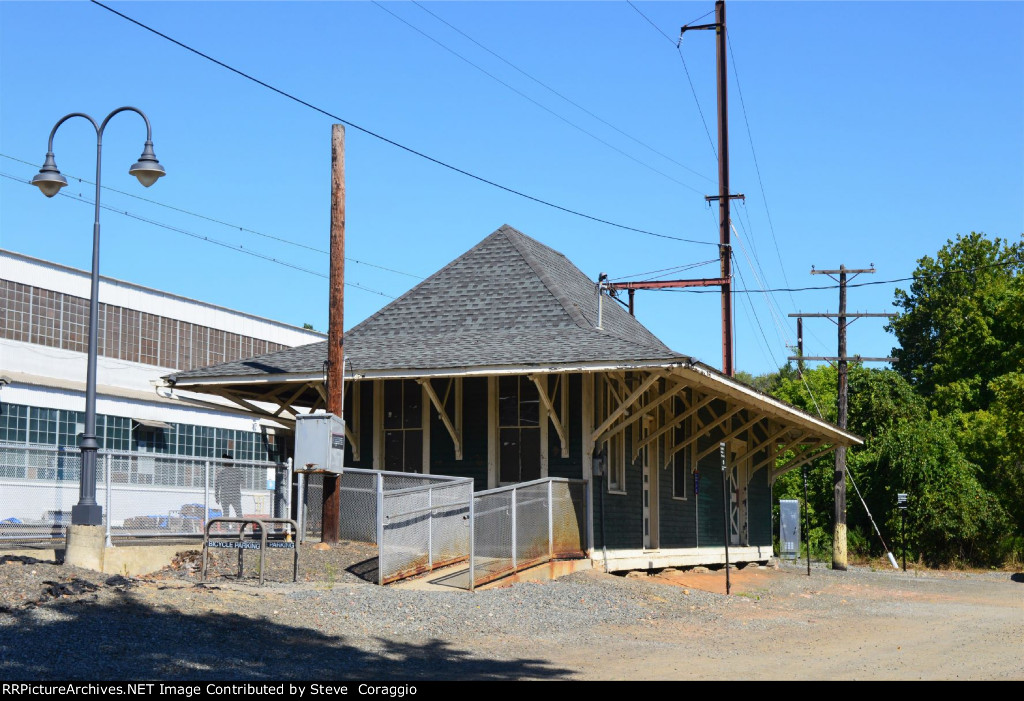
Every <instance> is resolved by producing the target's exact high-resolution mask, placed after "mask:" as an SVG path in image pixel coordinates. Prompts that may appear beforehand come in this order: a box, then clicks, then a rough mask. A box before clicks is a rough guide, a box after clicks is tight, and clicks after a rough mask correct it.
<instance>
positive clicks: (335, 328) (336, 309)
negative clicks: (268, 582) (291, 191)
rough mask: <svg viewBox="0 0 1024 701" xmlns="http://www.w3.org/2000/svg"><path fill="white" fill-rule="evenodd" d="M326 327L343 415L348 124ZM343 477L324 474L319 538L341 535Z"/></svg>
mask: <svg viewBox="0 0 1024 701" xmlns="http://www.w3.org/2000/svg"><path fill="white" fill-rule="evenodd" d="M329 284H330V310H329V320H328V327H327V412H328V413H330V414H334V415H335V416H340V417H342V418H344V404H343V397H344V392H345V389H344V387H345V125H343V124H334V125H332V126H331V270H330V283H329ZM340 483H341V476H340V475H338V474H336V473H332V472H325V473H324V507H323V513H322V521H321V523H322V530H321V535H320V540H321V542H323V543H337V542H338V540H339V538H340V534H341V491H340V487H341V484H340Z"/></svg>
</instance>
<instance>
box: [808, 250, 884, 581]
mask: <svg viewBox="0 0 1024 701" xmlns="http://www.w3.org/2000/svg"><path fill="white" fill-rule="evenodd" d="M874 272H875V268H874V266H873V265H872V267H870V268H859V269H852V268H847V267H846V266H845V265H840V266H839V270H815V269H813V268H812V269H811V275H828V276H829V277H830V278H832V279H833V280H836V281H837V282H838V283H839V313H838V314H829V313H827V312H825V313H814V314H804V313H802V312H801V313H797V314H790V316H791V317H794V316H795V317H797V326H798V328H799V329H800V331H801V333H799V334H798V335H799V337H800V355H796V356H792V355H791V356H789V360H796V361H798V362H799V363H801V367H802V364H803V361H804V360H827V361H835V362H836V363H837V366H838V369H839V391H838V395H839V396H838V398H837V399H836V418H837V423H838V424H839V428H841V429H843V430H844V431H845V430H846V425H847V405H848V402H847V393H848V386H849V383H848V378H847V362H848V361H850V360H860V361H881V362H887V363H891V362H893V361H894V360H895V358H862V357H860V356H854V357H852V358H851V357H849V356H848V355H847V354H846V328H847V326H849V324H850V323H852V322H848V321H847V320H848V319H853V320H854V321H856V320H857V319H860V318H863V317H892V316H895V314H886V313H879V314H871V313H860V312H856V313H852V314H848V313H847V312H846V283H847V281H848V280H852V279H853V278H854V277H857V276H858V275H860V274H862V273H874ZM836 275H838V276H839V277H838V278H837V277H836ZM848 275H852V276H853V277H850V278H847V276H848ZM804 317H823V318H827V319H833V318H834V319H836V326H837V327H838V328H839V354H838V355H837V356H810V357H808V356H805V355H804V354H803V333H802V331H803V318H804ZM833 494H834V499H835V503H834V511H835V526H834V528H833V532H832V569H834V570H845V569H846V566H847V557H846V446H843V445H841V446H839V447H838V448H836V467H835V472H834V473H833Z"/></svg>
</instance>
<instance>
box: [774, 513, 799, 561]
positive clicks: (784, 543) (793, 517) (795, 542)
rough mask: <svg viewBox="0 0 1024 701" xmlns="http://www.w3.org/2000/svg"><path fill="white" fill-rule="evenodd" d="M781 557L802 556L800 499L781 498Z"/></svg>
mask: <svg viewBox="0 0 1024 701" xmlns="http://www.w3.org/2000/svg"><path fill="white" fill-rule="evenodd" d="M779 557H781V558H782V559H784V560H795V559H797V558H798V557H800V501H799V500H797V499H779Z"/></svg>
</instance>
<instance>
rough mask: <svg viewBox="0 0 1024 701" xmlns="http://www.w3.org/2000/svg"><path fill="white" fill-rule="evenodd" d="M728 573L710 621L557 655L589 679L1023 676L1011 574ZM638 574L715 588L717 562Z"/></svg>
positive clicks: (1022, 588) (794, 568) (1016, 584)
mask: <svg viewBox="0 0 1024 701" xmlns="http://www.w3.org/2000/svg"><path fill="white" fill-rule="evenodd" d="M729 580H730V585H731V586H730V591H731V596H730V597H728V599H729V601H730V602H731V603H733V604H737V603H738V604H740V605H738V606H729V607H726V608H724V609H723V611H722V613H723V615H722V618H721V620H720V621H719V625H716V626H713V627H709V626H704V625H699V626H694V625H690V624H689V623H688V622H687V621H686V620H679V621H674V622H668V623H662V624H660V625H657V626H650V625H640V626H627V627H623V628H621V629H620V630H619V631H618V632H619V636H618V638H617V639H616V640H614V641H608V642H609V644H608V645H607V646H606V647H604V648H603V649H601V650H600V651H599V652H597V653H596V655H594V654H590V653H587V654H583V655H575V654H573V653H572V652H570V651H563V652H562V654H561V655H560V657H559V659H560V661H562V662H564V663H566V664H570V665H571V664H573V663H576V664H578V665H580V667H581V669H585V670H586V671H585V672H583V675H584V676H585V677H586V678H597V679H637V678H649V679H689V680H722V679H745V680H807V681H810V680H857V681H862V680H893V681H900V680H1018V681H1020V680H1024V575H1022V574H1021V573H1011V572H998V573H997V572H974V573H970V572H941V571H927V570H917V571H910V572H907V573H904V572H892V571H891V570H887V568H885V567H884V566H882V565H880V566H879V567H878V569H877V570H876V569H874V568H872V567H870V566H860V567H851V568H850V569H849V570H848V571H846V572H836V571H832V570H830V569H826V568H824V567H820V566H818V567H815V568H813V569H812V571H811V576H810V577H808V576H807V572H806V569H804V567H802V566H800V565H796V564H792V563H790V564H787V565H784V566H782V567H781V568H765V567H762V568H756V569H754V568H749V569H744V570H738V571H736V570H733V571H731V572H730V576H729ZM648 581H651V582H657V583H660V584H665V585H666V586H673V587H682V588H684V590H685V589H700V590H702V591H707V592H713V593H715V594H718V595H721V596H722V597H723V599H725V598H726V597H725V589H726V581H725V571H724V570H718V571H706V572H695V571H671V570H670V571H665V572H662V573H658V574H654V575H652V576H649V577H648ZM641 640H642V641H645V642H646V643H647V644H646V645H640V644H637V643H639V641H641ZM552 654H555V651H552Z"/></svg>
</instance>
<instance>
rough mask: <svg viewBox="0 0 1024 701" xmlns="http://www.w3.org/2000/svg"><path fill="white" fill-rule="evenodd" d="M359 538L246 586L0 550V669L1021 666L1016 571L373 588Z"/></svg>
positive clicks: (173, 571)
mask: <svg viewBox="0 0 1024 701" xmlns="http://www.w3.org/2000/svg"><path fill="white" fill-rule="evenodd" d="M373 555H374V552H373V548H372V546H365V545H360V544H341V545H340V546H336V547H335V548H333V549H332V550H331V551H329V552H318V551H314V550H312V549H308V550H305V551H304V552H303V564H302V566H301V567H300V573H299V581H298V583H295V584H293V583H291V563H290V558H289V557H284V556H281V557H275V558H271V559H272V560H273V562H268V566H267V571H266V572H265V574H266V575H267V578H268V584H267V585H266V586H264V587H260V586H258V584H257V582H256V580H255V579H254V577H255V568H253V567H252V566H251V565H252V564H253V563H250V564H248V565H247V566H246V567H247V569H246V576H245V577H244V578H243V579H238V577H237V560H236V559H235V558H234V557H233V556H232V555H229V554H223V553H222V554H219V555H218V557H217V558H216V559H217V560H218V561H217V562H216V563H214V564H213V566H212V567H211V575H210V579H209V580H208V582H207V583H206V584H203V583H201V582H199V572H198V565H199V561H200V558H198V553H197V552H196V551H194V550H192V551H184V552H182V553H181V554H180V557H178V558H176V561H175V565H174V566H172V567H169V568H167V569H165V570H163V571H161V572H159V573H156V574H154V575H150V576H146V577H139V578H124V577H120V576H114V577H110V576H109V575H102V574H100V573H92V572H90V571H87V570H80V569H78V568H69V567H66V566H63V565H60V564H59V563H58V562H56V561H46V560H39V559H35V558H32V557H25V556H23V555H19V556H11V555H7V556H2V557H0V678H2V679H5V680H17V679H60V678H66V677H67V676H68V673H69V670H88V671H89V673H90V674H94V675H96V677H97V678H100V679H200V678H212V679H223V678H227V677H230V678H233V679H264V680H267V679H269V680H273V679H282V678H287V679H306V680H311V679H316V678H317V675H322V674H324V673H327V674H328V675H329V677H328V678H335V679H336V678H349V679H351V678H361V679H380V680H424V679H444V680H448V679H566V680H717V681H721V680H728V681H735V680H1013V681H1024V573H1020V572H1010V571H990V572H959V571H948V572H947V571H935V570H924V569H918V570H912V571H910V572H900V571H893V570H892V568H891V567H887V566H886V565H884V564H879V565H876V566H874V567H872V566H851V567H850V568H849V569H848V570H847V571H845V572H838V571H833V570H831V569H829V568H827V567H825V566H824V565H821V564H815V565H814V566H813V568H812V571H811V575H810V576H808V575H807V571H806V569H805V566H804V565H803V563H782V564H779V566H776V567H754V566H749V567H743V568H740V569H732V570H730V573H729V580H730V584H731V593H730V594H729V595H728V596H727V595H726V594H725V570H723V569H719V570H713V571H700V570H672V569H668V570H663V571H660V572H651V573H648V572H634V573H630V575H629V576H620V575H613V574H605V573H603V572H599V571H596V570H591V571H586V572H577V573H575V574H572V575H569V576H568V577H565V578H562V579H559V580H558V581H556V582H549V583H535V582H534V583H530V582H522V583H516V584H512V585H509V586H507V587H501V588H500V589H497V590H492V591H487V592H477V593H476V594H473V593H469V592H463V591H458V590H449V591H447V592H430V591H415V590H405V589H402V588H399V587H393V586H388V587H383V588H382V587H378V586H377V585H374V584H371V583H369V581H368V580H372V579H373V576H372V575H373V572H372V567H373V562H375V558H374V557H373ZM609 612H614V615H612V614H611V613H609ZM606 614H607V615H606ZM140 625H142V626H144V629H145V633H144V635H143V637H144V639H145V641H146V642H145V645H143V647H141V648H140V647H139V645H140V643H141V640H142V639H140V638H138V636H137V631H138V630H139V626H140ZM240 633H241V634H244V635H246V646H245V649H244V650H240V648H239V645H238V635H239V634H240ZM96 646H98V647H96ZM94 648H95V649H100V650H104V651H106V652H105V653H104V654H101V655H99V656H96V655H94V654H93V653H92V652H90V651H91V650H93V649H94ZM55 649H59V650H60V651H61V654H60V655H59V656H57V657H54V655H53V654H50V653H48V652H46V651H47V650H51V651H52V650H55ZM140 652H146V653H147V654H145V655H143V654H140ZM78 675H79V672H77V671H76V672H75V673H74V677H75V678H79V677H78Z"/></svg>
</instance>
